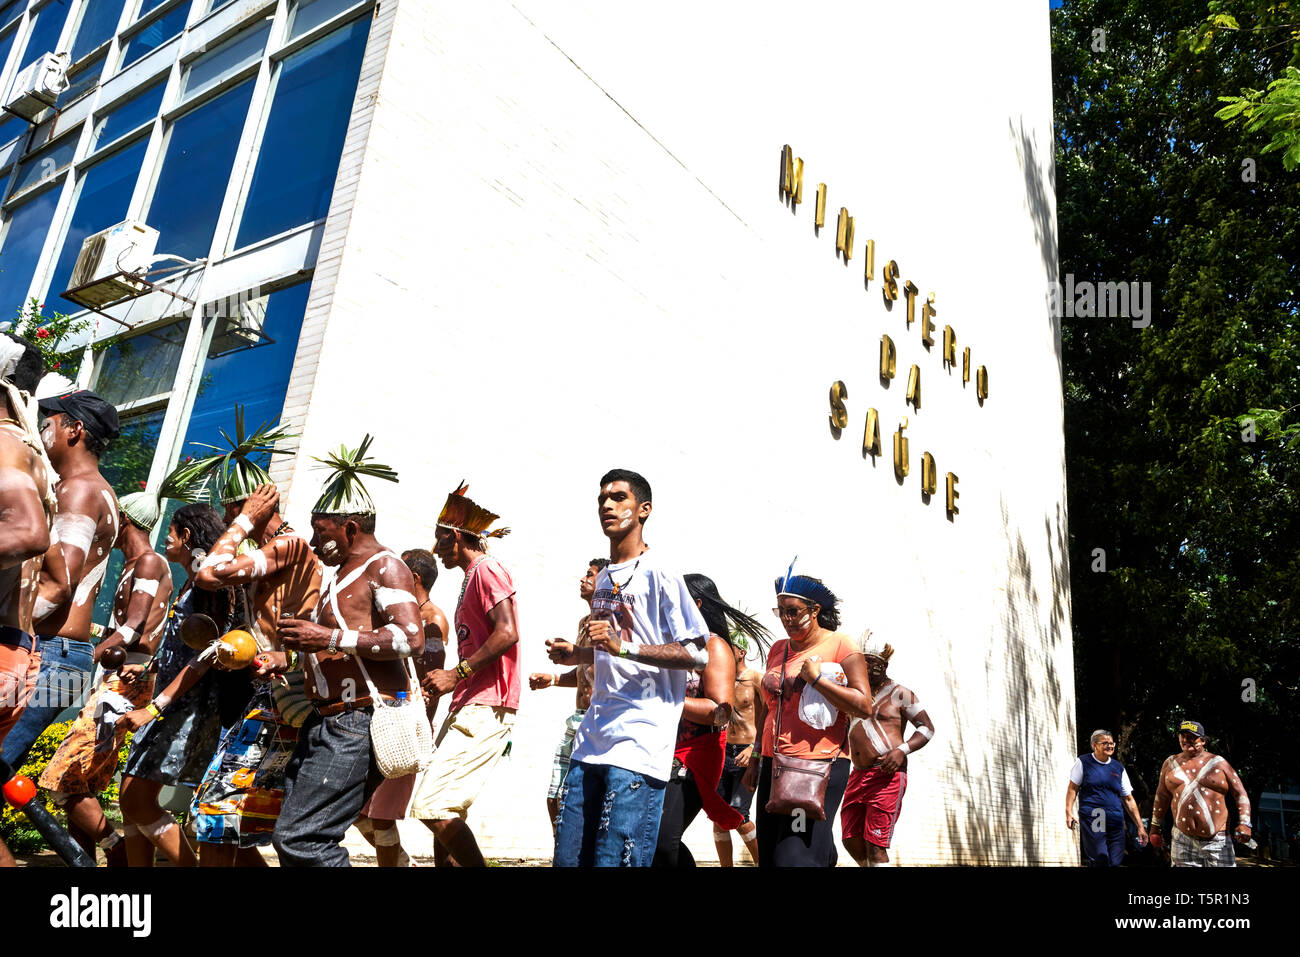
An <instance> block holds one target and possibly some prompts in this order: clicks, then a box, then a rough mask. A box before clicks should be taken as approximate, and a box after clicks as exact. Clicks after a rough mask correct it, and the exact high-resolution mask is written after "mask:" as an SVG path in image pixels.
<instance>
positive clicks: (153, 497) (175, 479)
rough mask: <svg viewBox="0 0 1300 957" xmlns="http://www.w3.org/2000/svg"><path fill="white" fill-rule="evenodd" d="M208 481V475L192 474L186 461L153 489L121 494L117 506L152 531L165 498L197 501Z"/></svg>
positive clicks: (130, 517)
mask: <svg viewBox="0 0 1300 957" xmlns="http://www.w3.org/2000/svg"><path fill="white" fill-rule="evenodd" d="M207 484H208V476H207V475H195V474H193V473H192V472H191V471H189V470H188V469H187V467H186V466H185V465H178V466H177V467H176V468H174V469H172V471H171V474H170V475H168V476H167V477H166V478H165V479H163V480H162V484H161V485H159V486H158V488H157V489H156V490H155V491H152V492H132V493H131V494H130V495H123V496H122V497H121V498H119V499H118V500H117V507H118V508H120V509H121V510H122V512H123V513H124V514H125V515H126V517H127V518H129V519H130V520H131V523H132V524H133V525H137V526H139V527H140V528H143V529H144V530H145V531H151V530H152V529H153V527H154V526H155V525H157V524H158V520H159V519H160V518H162V512H163V501H164V500H166V499H169V498H172V499H175V500H176V501H178V502H197V501H199V499H201V498H202V497H203V493H204V491H205V490H206V486H207Z"/></svg>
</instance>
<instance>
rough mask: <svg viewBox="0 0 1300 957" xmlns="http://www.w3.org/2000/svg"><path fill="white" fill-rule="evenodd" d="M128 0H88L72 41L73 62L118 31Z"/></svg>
mask: <svg viewBox="0 0 1300 957" xmlns="http://www.w3.org/2000/svg"><path fill="white" fill-rule="evenodd" d="M124 6H126V0H87V2H86V8H85V10H84V12H83V13H82V14H81V23H79V24H77V35H76V38H75V39H74V40H73V41H72V62H73V63H76V62H77V61H78V60H80V59H81V58H82V57H83V56H85V55H86V54H87V53H89V52H90V51H91V50H94V49H96V48H97V47H98V46H99V45H100V44H101V43H103V42H104V41H105V40H107V39H108V38H109V37H111V36H112V35H113V34H114V33H116V32H117V23H118V21H119V20H121V19H122V7H124Z"/></svg>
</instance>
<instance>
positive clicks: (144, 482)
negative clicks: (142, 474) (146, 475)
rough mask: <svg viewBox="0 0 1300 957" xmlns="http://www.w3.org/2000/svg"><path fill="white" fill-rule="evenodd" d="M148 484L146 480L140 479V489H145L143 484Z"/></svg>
mask: <svg viewBox="0 0 1300 957" xmlns="http://www.w3.org/2000/svg"><path fill="white" fill-rule="evenodd" d="M148 484H149V483H148V482H146V481H145V480H144V479H140V491H142V492H143V491H144V489H145V486H146V485H148Z"/></svg>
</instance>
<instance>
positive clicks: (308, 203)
mask: <svg viewBox="0 0 1300 957" xmlns="http://www.w3.org/2000/svg"><path fill="white" fill-rule="evenodd" d="M369 33H370V19H369V18H368V17H362V18H361V19H359V20H354V21H353V22H352V23H349V24H348V25H347V26H345V27H341V28H340V29H338V30H335V31H334V32H333V33H331V34H329V35H328V36H326V37H322V38H321V39H320V40H318V41H316V42H315V43H313V44H311V46H309V47H307V48H306V49H303V50H300V51H298V52H297V53H295V54H294V55H293V56H291V57H288V58H287V59H285V61H284V62H283V63H282V64H281V65H280V74H279V78H278V80H277V81H276V87H275V100H274V101H273V102H272V104H271V112H270V115H269V116H268V117H267V120H266V133H265V134H264V135H263V137H262V148H261V151H260V153H259V155H258V158H257V168H256V169H255V170H254V171H253V180H252V183H251V184H250V186H249V188H248V199H247V200H246V201H245V203H244V213H243V218H242V219H241V221H240V224H239V234H238V236H237V237H236V239H235V247H236V248H242V247H244V246H247V245H249V244H250V243H255V242H257V241H259V240H262V239H266V238H267V237H268V236H274V235H277V234H278V233H282V232H284V231H285V230H286V229H292V228H293V227H294V226H300V225H302V224H303V223H310V222H314V221H315V220H318V219H320V218H321V217H323V216H324V215H325V214H326V213H327V212H328V211H329V204H330V196H331V194H332V193H333V191H334V178H335V176H336V175H337V174H338V168H339V156H340V155H341V154H342V152H343V139H344V137H345V136H346V135H347V130H348V120H349V118H350V117H351V115H352V100H353V98H354V97H355V96H356V92H357V76H358V74H359V73H360V72H361V58H362V56H363V55H364V53H365V49H366V37H367V36H368V35H369Z"/></svg>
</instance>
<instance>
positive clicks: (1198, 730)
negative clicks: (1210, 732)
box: [1178, 721, 1206, 738]
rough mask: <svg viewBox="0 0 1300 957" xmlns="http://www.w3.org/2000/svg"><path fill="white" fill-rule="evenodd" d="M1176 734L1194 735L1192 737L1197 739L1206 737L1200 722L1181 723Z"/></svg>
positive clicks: (1203, 726)
mask: <svg viewBox="0 0 1300 957" xmlns="http://www.w3.org/2000/svg"><path fill="white" fill-rule="evenodd" d="M1178 733H1179V734H1194V735H1196V736H1197V737H1198V738H1204V737H1205V736H1206V735H1205V725H1203V724H1201V722H1199V721H1184V722H1182V723H1181V724H1179V725H1178Z"/></svg>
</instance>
